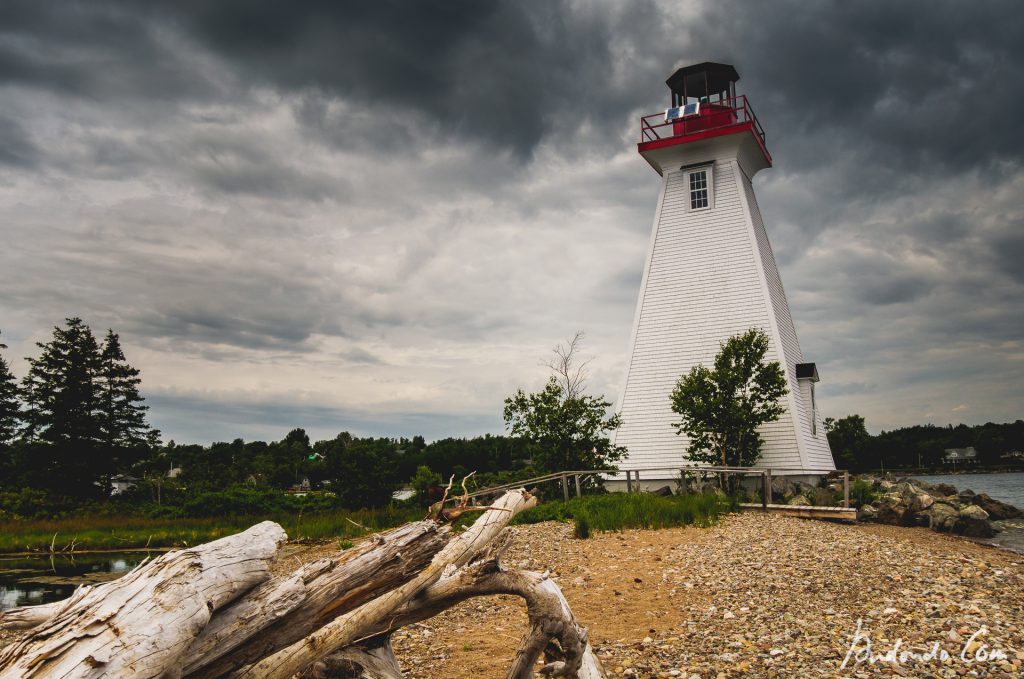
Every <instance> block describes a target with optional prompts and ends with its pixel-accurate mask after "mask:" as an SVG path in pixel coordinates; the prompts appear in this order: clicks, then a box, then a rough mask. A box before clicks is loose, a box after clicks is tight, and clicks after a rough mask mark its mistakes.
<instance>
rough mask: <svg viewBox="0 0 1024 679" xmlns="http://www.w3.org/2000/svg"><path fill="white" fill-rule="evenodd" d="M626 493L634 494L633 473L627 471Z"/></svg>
mask: <svg viewBox="0 0 1024 679" xmlns="http://www.w3.org/2000/svg"><path fill="white" fill-rule="evenodd" d="M626 492H627V493H632V492H633V472H631V471H629V470H628V469H627V470H626Z"/></svg>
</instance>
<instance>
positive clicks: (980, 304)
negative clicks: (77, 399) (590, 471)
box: [0, 0, 1024, 442]
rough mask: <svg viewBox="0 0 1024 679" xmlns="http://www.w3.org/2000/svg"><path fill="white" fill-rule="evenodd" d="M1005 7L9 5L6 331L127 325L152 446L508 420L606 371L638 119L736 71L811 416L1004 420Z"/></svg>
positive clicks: (1008, 8)
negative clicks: (674, 95) (575, 369)
mask: <svg viewBox="0 0 1024 679" xmlns="http://www.w3.org/2000/svg"><path fill="white" fill-rule="evenodd" d="M1022 35H1024V5H1021V4H1020V3H1019V2H986V3H964V2H938V1H934V0H931V1H928V2H900V3H892V2H857V3H850V2H821V3H803V2H756V3H740V2H732V1H722V0H714V1H712V2H677V1H674V2H661V3H659V2H653V1H637V2H611V1H606V2H577V1H568V2H557V1H554V0H551V1H549V0H535V1H526V2H524V1H522V0H512V1H510V2H479V1H477V0H462V1H449V2H405V1H399V0H391V1H381V0H375V1H374V2H362V3H356V2H316V3H297V2H289V3H283V2H240V1H232V0H224V1H221V2H186V1H183V0H174V1H173V2H165V3H139V2H107V1H105V0H93V1H90V2H38V1H34V0H30V1H26V2H19V1H17V0H5V2H3V3H2V4H0V330H2V332H3V338H4V341H5V342H6V343H7V344H8V345H10V348H9V349H8V350H7V351H6V353H5V356H6V358H7V359H8V362H10V363H11V364H12V365H13V368H14V370H15V372H16V374H18V375H22V374H24V372H25V370H26V363H25V361H23V360H22V357H24V356H29V355H36V354H37V351H36V348H35V345H34V343H35V342H37V341H46V340H47V339H48V337H49V336H50V334H51V332H52V328H53V326H54V325H55V324H58V323H61V322H62V320H63V319H64V318H65V317H67V316H74V315H77V316H81V317H82V318H83V319H84V320H85V321H86V322H87V323H88V324H89V325H91V326H92V327H93V328H94V330H97V331H98V332H102V331H103V330H105V329H106V328H108V327H109V328H113V329H114V330H115V331H117V332H119V333H120V335H121V338H122V343H123V345H124V348H125V351H126V353H127V355H128V359H129V361H130V362H131V363H133V364H134V365H136V366H137V367H139V368H141V369H142V371H143V393H144V395H145V396H146V397H147V402H148V403H149V404H150V405H151V406H152V411H151V419H152V421H153V423H154V424H155V425H156V426H157V427H159V428H160V429H162V430H163V432H164V438H165V440H166V439H170V438H173V439H176V440H178V441H179V442H181V441H189V442H192V441H194V442H209V441H212V440H224V439H231V438H235V437H238V436H240V437H243V438H245V439H247V440H250V439H260V438H263V439H277V438H281V437H283V435H284V434H285V433H286V432H287V431H288V430H289V429H291V428H292V427H296V426H302V427H305V428H306V429H307V430H308V431H309V432H310V434H311V435H312V436H313V437H314V438H326V437H329V436H333V435H334V434H336V433H337V432H339V431H341V430H349V431H352V432H353V433H357V434H374V435H382V434H387V435H406V436H411V435H413V434H417V433H419V434H423V435H425V436H427V438H428V439H429V438H437V437H442V436H448V435H456V436H465V435H476V434H482V433H485V432H494V433H498V432H500V431H501V430H502V422H501V408H502V400H503V399H504V397H505V396H507V395H509V394H510V393H511V392H512V391H514V390H515V389H516V388H517V387H519V386H523V387H525V388H527V389H531V388H535V387H539V386H540V385H541V384H542V383H543V380H544V378H545V372H546V371H545V368H544V367H543V366H542V365H541V363H542V361H543V360H544V359H545V358H546V355H547V354H548V352H549V351H550V349H551V348H552V347H553V346H554V345H555V344H556V343H557V342H559V341H560V340H564V339H565V338H567V337H569V336H571V335H572V334H573V332H574V331H576V330H578V329H584V330H585V331H586V333H587V343H586V347H585V349H586V353H587V354H588V355H589V356H592V357H593V362H592V363H591V377H590V383H589V384H590V387H591V390H592V391H594V392H597V393H604V394H605V395H606V396H607V397H609V398H611V399H614V398H615V397H616V396H617V394H618V390H619V388H620V380H621V378H622V371H623V366H624V363H625V354H626V349H627V345H628V340H629V337H628V334H629V331H630V327H631V322H632V316H633V307H634V304H635V303H636V295H637V292H638V289H639V285H640V278H641V274H642V269H643V264H644V255H645V252H646V247H647V242H648V236H649V232H650V227H651V219H652V216H653V213H654V208H655V201H656V198H657V193H658V190H659V181H658V178H657V176H656V175H655V174H654V173H653V172H652V171H651V169H650V168H649V167H648V166H647V164H646V163H645V162H644V161H643V160H642V159H641V158H640V157H639V156H638V155H637V153H636V141H637V139H636V137H637V128H638V118H639V116H640V115H641V114H647V113H653V112H655V111H657V110H659V109H663V108H664V107H665V106H666V104H667V101H668V95H667V88H666V87H665V85H664V80H665V78H666V77H667V76H668V75H669V74H670V73H671V72H672V71H673V70H674V69H675V68H676V67H678V66H681V65H686V64H689V63H694V62H699V61H705V60H715V61H725V62H729V63H733V64H735V65H736V67H737V69H738V71H739V72H740V74H741V76H742V79H741V81H740V83H739V89H740V92H741V93H745V94H747V95H749V97H750V100H751V102H752V104H753V106H754V109H755V110H756V111H757V113H758V116H759V118H760V119H761V122H762V124H763V125H764V127H765V128H766V130H767V134H768V146H769V149H770V150H771V152H772V154H773V156H774V158H775V167H774V168H773V169H771V170H768V171H766V172H763V173H761V174H760V175H759V176H758V177H757V180H756V182H755V186H756V190H757V192H758V198H759V201H760V203H761V207H762V210H763V212H764V215H765V221H766V224H767V225H768V231H769V234H770V237H771V239H772V243H773V246H774V248H775V252H776V256H777V258H778V260H779V267H780V270H781V273H782V278H783V281H784V283H785V285H786V289H787V293H788V295H789V298H790V302H791V305H792V307H793V310H794V316H795V318H796V322H797V330H798V332H799V334H800V338H801V342H802V344H803V348H804V353H805V355H806V356H807V358H808V360H813V361H816V362H817V363H818V366H819V371H820V373H821V375H822V382H821V384H820V385H819V391H818V394H819V401H820V405H821V408H822V410H823V412H824V414H825V415H832V416H844V415H846V414H849V413H854V412H856V413H860V414H862V415H864V416H866V417H867V422H868V426H869V428H870V429H871V430H872V431H876V432H877V431H878V430H879V429H883V428H892V427H897V426H903V425H910V424H917V423H925V422H933V423H937V424H946V423H951V422H952V423H957V422H967V423H981V422H985V421H990V420H991V421H997V422H1002V421H1010V420H1014V419H1017V418H1020V417H1022V416H1024V412H1022V411H1024V408H1022V403H1024V167H1022V159H1024V41H1022V40H1021V36H1022Z"/></svg>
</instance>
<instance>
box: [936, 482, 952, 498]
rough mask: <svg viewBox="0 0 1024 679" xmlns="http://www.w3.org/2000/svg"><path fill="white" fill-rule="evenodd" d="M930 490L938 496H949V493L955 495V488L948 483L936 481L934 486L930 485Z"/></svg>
mask: <svg viewBox="0 0 1024 679" xmlns="http://www.w3.org/2000/svg"><path fill="white" fill-rule="evenodd" d="M932 490H933V491H934V494H937V495H938V496H940V497H949V496H951V495H956V488H955V487H953V486H951V485H949V484H948V483H936V484H935V485H934V486H932Z"/></svg>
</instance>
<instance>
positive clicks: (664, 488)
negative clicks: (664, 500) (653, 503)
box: [651, 486, 672, 497]
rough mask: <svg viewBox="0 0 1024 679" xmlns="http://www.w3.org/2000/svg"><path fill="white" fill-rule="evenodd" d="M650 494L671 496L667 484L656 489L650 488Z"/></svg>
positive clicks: (670, 489)
mask: <svg viewBox="0 0 1024 679" xmlns="http://www.w3.org/2000/svg"><path fill="white" fill-rule="evenodd" d="M651 495H659V496H661V497H671V496H672V488H670V487H669V486H662V487H661V488H658V489H657V490H652V491H651Z"/></svg>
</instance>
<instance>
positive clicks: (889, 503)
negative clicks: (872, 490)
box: [876, 493, 917, 526]
mask: <svg viewBox="0 0 1024 679" xmlns="http://www.w3.org/2000/svg"><path fill="white" fill-rule="evenodd" d="M876 508H877V509H878V522H879V523H885V524H889V525H891V526H914V525H917V520H916V518H915V517H914V512H912V511H910V508H909V507H907V505H906V504H905V503H904V502H903V497H902V496H901V495H897V494H895V493H888V494H886V495H883V496H882V497H880V498H879V499H878V500H877V501H876Z"/></svg>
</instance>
